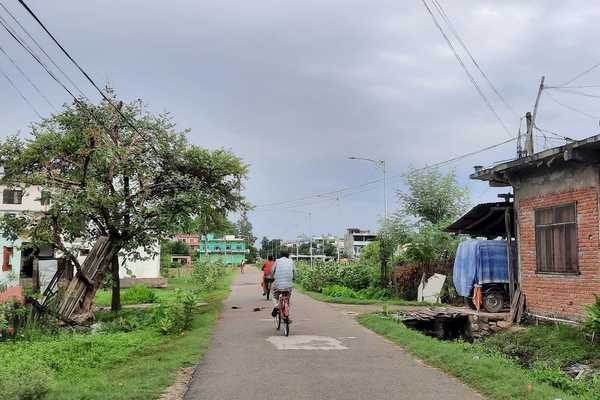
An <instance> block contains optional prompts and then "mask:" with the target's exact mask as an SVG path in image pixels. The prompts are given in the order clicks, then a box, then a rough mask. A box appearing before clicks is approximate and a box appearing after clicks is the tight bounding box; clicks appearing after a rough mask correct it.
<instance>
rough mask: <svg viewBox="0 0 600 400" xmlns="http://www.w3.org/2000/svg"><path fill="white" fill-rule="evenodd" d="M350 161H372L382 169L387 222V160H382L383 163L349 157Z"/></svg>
mask: <svg viewBox="0 0 600 400" xmlns="http://www.w3.org/2000/svg"><path fill="white" fill-rule="evenodd" d="M348 159H350V160H365V161H371V162H372V163H373V164H375V165H377V167H379V169H381V170H382V171H383V203H384V214H383V216H384V219H386V220H387V210H388V207H387V188H386V186H387V181H386V179H387V176H386V169H385V160H381V161H377V160H372V159H370V158H362V157H348Z"/></svg>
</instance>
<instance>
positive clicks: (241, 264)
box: [240, 260, 246, 274]
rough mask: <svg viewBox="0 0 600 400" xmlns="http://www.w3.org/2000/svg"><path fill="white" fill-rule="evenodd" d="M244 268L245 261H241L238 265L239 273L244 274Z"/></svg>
mask: <svg viewBox="0 0 600 400" xmlns="http://www.w3.org/2000/svg"><path fill="white" fill-rule="evenodd" d="M245 266H246V260H242V262H241V263H240V271H241V273H242V274H243V273H244V267H245Z"/></svg>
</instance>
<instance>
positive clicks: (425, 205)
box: [379, 166, 471, 281]
mask: <svg viewBox="0 0 600 400" xmlns="http://www.w3.org/2000/svg"><path fill="white" fill-rule="evenodd" d="M410 169H411V171H410V172H408V173H406V174H404V175H403V178H404V183H405V185H406V186H407V192H401V191H396V195H397V197H398V202H399V204H400V206H401V208H400V210H398V211H396V212H394V214H393V215H391V216H390V217H389V218H387V219H386V220H384V221H382V227H381V230H380V233H379V238H380V240H381V239H385V240H386V241H387V243H386V244H385V245H382V247H381V250H387V249H395V248H396V246H397V245H398V244H399V243H400V244H408V247H407V249H406V252H405V254H404V255H403V257H404V258H405V259H407V260H408V261H413V262H418V263H419V264H420V265H421V266H422V268H423V272H424V273H425V274H427V273H428V265H431V264H432V263H434V262H436V261H438V260H442V259H445V260H447V259H448V256H450V255H452V254H453V252H454V251H455V250H456V246H457V242H458V239H456V238H453V237H452V236H451V235H449V234H448V233H446V232H444V231H443V230H444V228H445V227H447V226H448V225H449V224H450V223H452V222H453V221H454V220H456V219H457V218H459V217H461V216H462V215H463V214H464V213H465V212H467V211H468V209H469V208H470V206H471V204H470V191H469V188H468V186H467V185H465V186H461V185H459V183H458V179H457V177H456V172H455V170H454V169H452V170H450V171H449V172H448V173H446V174H443V173H442V172H441V171H439V169H438V168H429V169H422V170H417V169H415V168H414V167H413V166H410ZM390 254H391V253H390ZM388 257H389V255H387V254H386V255H383V254H382V257H381V258H382V260H383V259H384V258H385V259H388ZM384 269H387V264H386V263H382V273H381V275H382V276H381V278H382V281H383V279H384V273H385V274H387V271H384Z"/></svg>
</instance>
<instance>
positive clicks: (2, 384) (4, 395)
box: [0, 363, 54, 400]
mask: <svg viewBox="0 0 600 400" xmlns="http://www.w3.org/2000/svg"><path fill="white" fill-rule="evenodd" d="M53 382H54V379H53V373H52V370H51V369H50V368H48V367H46V366H44V365H31V364H27V365H23V364H21V363H17V365H12V364H11V367H10V370H9V369H8V368H7V367H5V366H2V365H0V400H4V399H6V400H8V399H10V400H41V399H44V398H45V397H46V395H47V394H48V393H49V392H50V391H51V390H52V386H53Z"/></svg>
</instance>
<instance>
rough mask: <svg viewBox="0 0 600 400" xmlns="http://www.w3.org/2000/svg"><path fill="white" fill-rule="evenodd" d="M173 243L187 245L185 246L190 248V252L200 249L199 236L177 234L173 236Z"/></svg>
mask: <svg viewBox="0 0 600 400" xmlns="http://www.w3.org/2000/svg"><path fill="white" fill-rule="evenodd" d="M173 241H176V242H177V241H179V242H184V243H187V245H188V246H190V249H192V250H199V249H200V235H196V234H186V233H179V234H177V235H175V237H174V238H173Z"/></svg>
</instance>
